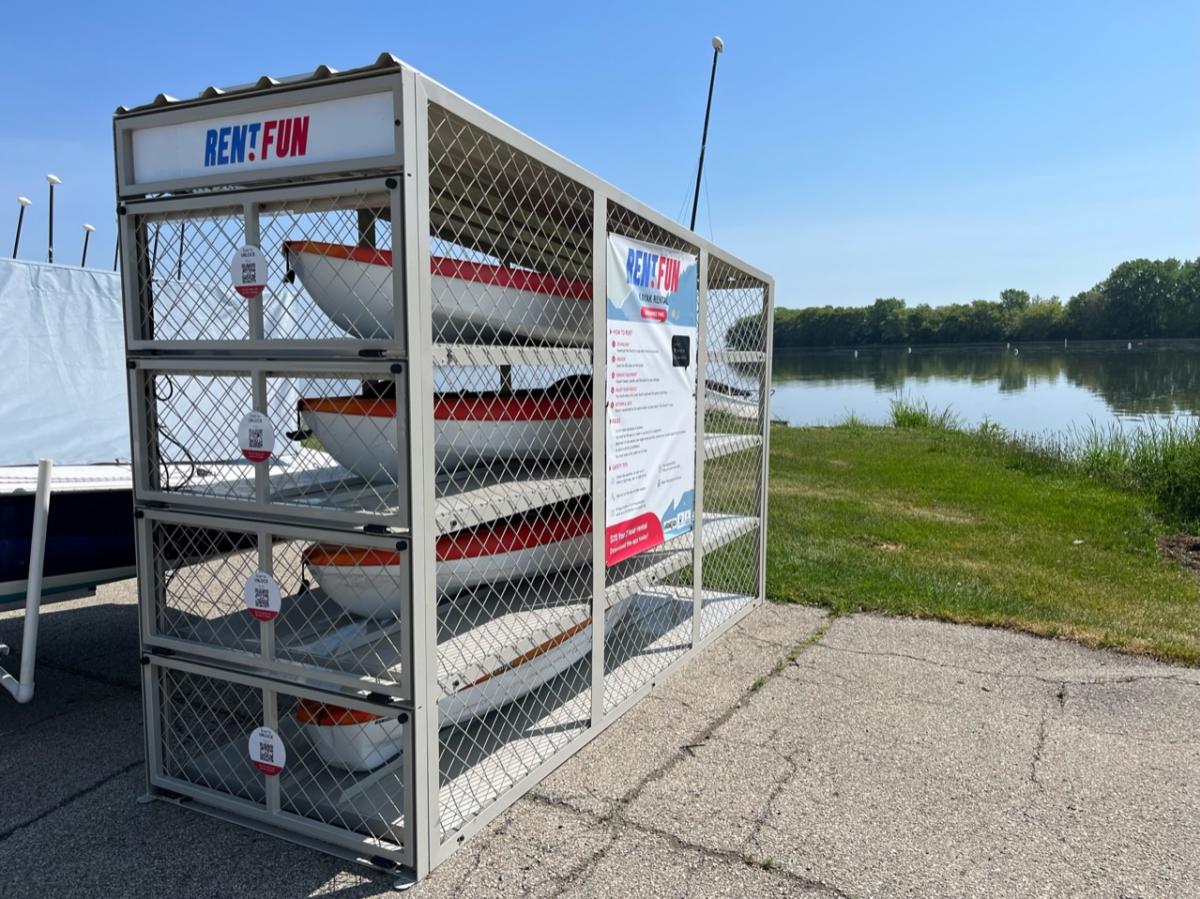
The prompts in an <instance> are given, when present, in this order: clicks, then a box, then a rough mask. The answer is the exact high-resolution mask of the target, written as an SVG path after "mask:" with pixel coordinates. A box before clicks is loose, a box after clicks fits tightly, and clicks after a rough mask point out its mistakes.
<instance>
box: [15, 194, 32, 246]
mask: <svg viewBox="0 0 1200 899" xmlns="http://www.w3.org/2000/svg"><path fill="white" fill-rule="evenodd" d="M17 205H18V206H19V207H20V208H19V210H18V212H17V236H16V238H14V240H13V259H16V258H17V249H18V248H19V247H20V246H21V225H23V224H24V223H25V207H26V206H32V205H33V200H31V199H29V197H17Z"/></svg>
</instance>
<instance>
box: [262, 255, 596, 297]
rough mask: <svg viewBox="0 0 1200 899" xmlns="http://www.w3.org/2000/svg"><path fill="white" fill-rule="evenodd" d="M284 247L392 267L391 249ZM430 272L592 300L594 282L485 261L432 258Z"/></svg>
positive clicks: (446, 276)
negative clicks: (490, 263) (491, 263)
mask: <svg viewBox="0 0 1200 899" xmlns="http://www.w3.org/2000/svg"><path fill="white" fill-rule="evenodd" d="M284 246H285V247H287V249H288V250H289V251H290V252H292V253H308V254H311V255H313V256H324V257H325V258H327V259H349V260H352V261H354V262H363V263H366V264H367V265H386V266H389V267H390V266H391V264H392V251H391V250H377V249H375V248H374V247H351V246H347V245H346V244H340V243H322V242H321V241H318V240H291V241H288V242H287V243H285V244H284ZM429 270H430V272H432V273H433V274H435V275H440V276H441V277H443V278H457V279H458V280H459V281H474V282H475V283H477V284H495V285H496V286H497V287H511V288H512V289H513V290H527V291H529V292H531V293H544V294H548V295H550V296H556V297H567V298H569V299H572V300H590V299H591V298H592V283H591V282H590V281H580V280H579V279H578V278H568V277H566V276H565V275H543V274H540V273H539V272H530V271H525V270H523V269H519V268H506V267H504V266H502V265H489V264H487V263H485V262H467V261H466V260H464V259H451V258H449V257H447V256H431V257H429Z"/></svg>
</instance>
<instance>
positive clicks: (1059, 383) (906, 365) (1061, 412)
mask: <svg viewBox="0 0 1200 899" xmlns="http://www.w3.org/2000/svg"><path fill="white" fill-rule="evenodd" d="M773 375H774V377H773V382H774V386H775V388H776V390H775V395H774V397H773V398H772V414H773V415H775V416H777V417H780V418H784V419H786V420H788V421H790V422H792V423H793V424H815V423H829V422H830V421H836V420H838V419H840V418H844V417H845V414H846V413H848V412H854V413H855V414H857V415H860V416H862V417H865V418H870V419H880V418H882V417H884V416H885V415H886V412H887V401H888V399H890V398H891V397H892V396H895V395H896V394H897V393H898V392H904V393H907V394H909V395H911V396H916V397H925V398H927V399H928V400H929V401H930V403H932V404H935V405H938V406H944V405H951V406H953V407H954V409H955V411H956V412H958V413H959V415H960V416H962V417H963V418H964V419H966V420H967V421H969V422H971V423H975V422H977V421H979V420H981V419H982V418H984V417H987V418H990V419H992V420H994V421H997V422H999V423H1000V424H1002V425H1004V426H1006V427H1009V428H1013V429H1017V430H1030V431H1046V430H1055V431H1057V430H1063V429H1064V428H1067V427H1070V426H1071V425H1076V424H1086V423H1087V421H1088V420H1089V419H1091V420H1099V421H1101V422H1103V421H1105V420H1108V421H1119V422H1134V423H1138V422H1144V421H1146V420H1148V419H1163V418H1167V417H1176V416H1195V415H1196V414H1197V413H1200V341H1196V340H1172V341H1144V342H1135V343H1134V344H1132V346H1130V345H1127V344H1126V343H1125V342H1114V341H1104V342H1079V343H1071V344H1069V345H1068V346H1066V347H1064V346H1063V345H1062V344H1022V345H1019V346H1013V347H1005V345H1003V344H998V345H988V346H955V347H913V348H912V351H911V352H910V351H908V349H907V348H886V349H860V350H858V355H857V357H856V356H855V354H854V351H853V350H850V349H843V350H811V351H796V350H792V351H788V352H780V353H777V354H776V355H775V360H774V371H773Z"/></svg>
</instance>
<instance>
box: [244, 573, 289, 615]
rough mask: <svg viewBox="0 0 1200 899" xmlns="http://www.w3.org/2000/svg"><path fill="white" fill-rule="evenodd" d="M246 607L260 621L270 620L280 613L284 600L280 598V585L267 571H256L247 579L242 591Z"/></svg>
mask: <svg viewBox="0 0 1200 899" xmlns="http://www.w3.org/2000/svg"><path fill="white" fill-rule="evenodd" d="M242 596H243V598H244V599H245V600H246V608H247V609H249V610H250V614H251V615H253V616H254V617H255V618H257V619H258V620H259V621H270V620H271V619H273V618H274V617H275V616H276V615H278V614H279V610H280V609H281V608H282V607H283V602H282V601H281V600H280V598H279V585H278V584H277V583H275V578H273V577H271V575H269V574H267V573H266V572H265V571H256V572H254V574H252V575H250V577H249V578H247V579H246V589H245V590H244V591H243V593H242Z"/></svg>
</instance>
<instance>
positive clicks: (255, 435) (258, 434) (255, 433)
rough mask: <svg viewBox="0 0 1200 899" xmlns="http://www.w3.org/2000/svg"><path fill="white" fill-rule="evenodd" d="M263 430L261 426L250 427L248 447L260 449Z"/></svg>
mask: <svg viewBox="0 0 1200 899" xmlns="http://www.w3.org/2000/svg"><path fill="white" fill-rule="evenodd" d="M262 445H263V432H262V428H251V429H250V449H262Z"/></svg>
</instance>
